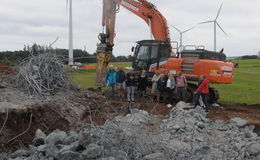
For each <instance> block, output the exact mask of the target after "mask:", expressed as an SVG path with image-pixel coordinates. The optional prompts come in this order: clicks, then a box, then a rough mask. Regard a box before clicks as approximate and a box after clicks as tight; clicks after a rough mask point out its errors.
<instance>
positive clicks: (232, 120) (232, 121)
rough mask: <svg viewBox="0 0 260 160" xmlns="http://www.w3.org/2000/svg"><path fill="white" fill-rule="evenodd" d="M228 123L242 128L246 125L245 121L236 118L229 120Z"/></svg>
mask: <svg viewBox="0 0 260 160" xmlns="http://www.w3.org/2000/svg"><path fill="white" fill-rule="evenodd" d="M230 122H231V123H235V124H236V125H237V126H238V127H244V126H246V125H247V121H246V120H243V119H241V118H238V117H236V118H232V119H230Z"/></svg>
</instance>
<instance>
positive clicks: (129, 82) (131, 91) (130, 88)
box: [126, 69, 136, 103]
mask: <svg viewBox="0 0 260 160" xmlns="http://www.w3.org/2000/svg"><path fill="white" fill-rule="evenodd" d="M135 86H136V80H135V74H134V70H133V69H131V70H130V72H129V73H127V74H126V87H127V101H128V102H129V103H130V102H134V101H135V98H134V95H135Z"/></svg>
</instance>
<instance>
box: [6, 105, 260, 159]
mask: <svg viewBox="0 0 260 160" xmlns="http://www.w3.org/2000/svg"><path fill="white" fill-rule="evenodd" d="M186 106H187V104H186V103H184V102H179V103H178V104H177V105H176V107H174V108H173V109H172V110H171V112H170V114H169V115H168V116H166V117H165V116H156V115H150V114H149V113H147V112H146V111H142V110H138V109H132V110H131V113H130V114H128V115H126V116H117V117H115V119H114V120H110V121H107V122H106V123H105V124H104V125H102V126H94V125H86V126H85V127H83V128H82V129H81V131H79V132H74V131H70V132H68V133H66V132H63V131H60V130H55V131H53V132H52V133H50V134H49V135H45V134H44V133H43V132H42V131H41V130H37V131H36V134H35V138H34V140H33V144H32V145H30V146H29V148H28V149H26V150H18V151H16V152H14V153H13V154H11V155H10V156H9V157H8V158H9V159H15V160H20V159H26V160H38V159H39V160H41V159H49V160H53V159H58V160H59V159H61V160H70V159H74V160H81V159H82V160H83V159H89V160H94V159H98V160H132V159H133V160H139V159H140V160H170V159H173V160H174V159H176V160H186V159H187V160H190V159H194V160H197V159H223V160H230V159H236V160H240V159H241V160H250V159H260V137H258V136H257V135H256V134H255V133H253V129H254V126H251V125H249V124H248V123H247V121H245V120H242V119H240V118H233V119H231V120H230V121H229V122H227V123H224V122H223V121H210V120H209V119H208V118H207V115H206V113H205V112H204V110H203V109H202V108H201V107H197V108H195V109H190V110H184V109H183V108H185V107H186Z"/></svg>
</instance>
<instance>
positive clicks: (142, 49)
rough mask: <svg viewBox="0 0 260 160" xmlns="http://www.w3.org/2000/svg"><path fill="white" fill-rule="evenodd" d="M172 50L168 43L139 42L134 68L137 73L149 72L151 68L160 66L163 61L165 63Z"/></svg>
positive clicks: (158, 41) (155, 41)
mask: <svg viewBox="0 0 260 160" xmlns="http://www.w3.org/2000/svg"><path fill="white" fill-rule="evenodd" d="M170 48H171V46H170V44H169V43H167V42H166V41H160V40H142V41H137V45H136V47H135V48H134V61H133V68H134V69H135V70H137V71H140V70H147V71H148V72H149V71H150V68H151V67H154V66H159V64H160V62H161V61H165V60H167V59H168V58H169V57H170V55H171V52H170ZM148 74H149V73H148Z"/></svg>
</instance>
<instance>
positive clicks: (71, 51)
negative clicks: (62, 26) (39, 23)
mask: <svg viewBox="0 0 260 160" xmlns="http://www.w3.org/2000/svg"><path fill="white" fill-rule="evenodd" d="M68 1H69V65H73V64H74V62H73V32H72V31H73V28H72V27H73V26H72V0H67V6H68Z"/></svg>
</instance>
